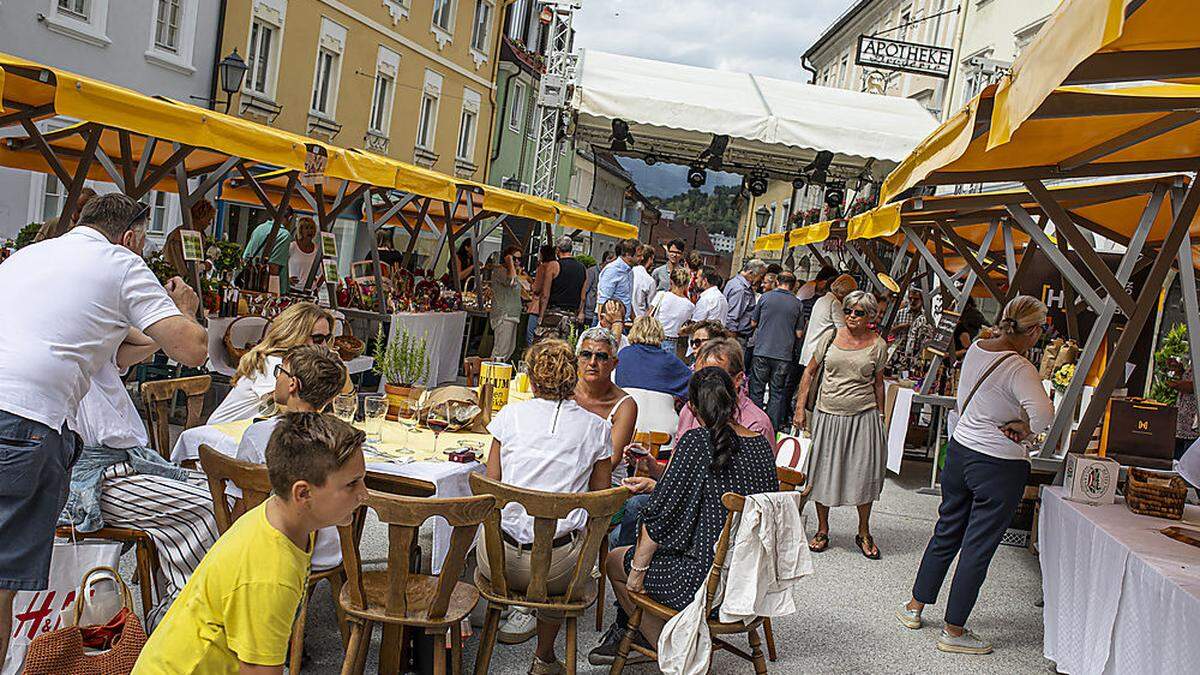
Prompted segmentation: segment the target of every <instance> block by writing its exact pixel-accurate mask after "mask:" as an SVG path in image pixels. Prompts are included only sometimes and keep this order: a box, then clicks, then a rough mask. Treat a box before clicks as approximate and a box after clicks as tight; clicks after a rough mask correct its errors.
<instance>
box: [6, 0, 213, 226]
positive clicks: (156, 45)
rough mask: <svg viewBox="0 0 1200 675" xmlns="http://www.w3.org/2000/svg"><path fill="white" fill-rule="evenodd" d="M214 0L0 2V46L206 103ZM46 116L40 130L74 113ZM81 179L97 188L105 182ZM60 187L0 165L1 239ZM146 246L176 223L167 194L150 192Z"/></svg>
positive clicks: (48, 213) (54, 203)
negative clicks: (97, 182) (51, 117)
mask: <svg viewBox="0 0 1200 675" xmlns="http://www.w3.org/2000/svg"><path fill="white" fill-rule="evenodd" d="M220 5H221V3H220V2H215V1H214V0H120V1H119V2H118V0H19V1H18V2H0V50H2V51H5V52H7V53H10V54H13V55H14V56H19V57H21V58H25V59H29V60H31V61H36V62H39V63H44V64H46V65H49V66H54V67H57V68H62V69H63V70H69V71H71V72H74V73H77V74H80V75H85V76H88V77H94V78H96V79H99V80H103V81H106V82H112V83H114V84H118V85H121V86H124V87H128V88H130V89H135V90H137V91H139V92H141V93H143V94H147V95H151V96H166V97H168V98H172V99H175V100H178V101H183V102H187V103H191V104H193V105H199V106H207V102H208V100H209V99H210V98H211V97H212V91H211V88H212V84H213V76H214V64H215V62H216V61H217V60H219V59H220V58H221V57H220V56H219V55H217V54H216V52H215V48H214V45H216V44H218V40H217V33H218V13H219V7H220ZM75 121H76V120H70V119H66V118H54V119H50V120H46V121H43V122H41V123H39V126H40V127H41V128H43V129H44V130H53V129H58V128H62V127H64V126H67V125H68V124H71V123H73V122H75ZM88 185H91V186H92V187H94V188H96V189H97V191H98V192H102V193H103V192H106V191H111V190H114V189H115V187H114V186H112V185H107V184H95V183H93V182H92V181H88ZM65 199H66V188H65V187H64V186H63V185H62V184H61V183H60V182H59V181H58V180H57V179H56V178H54V177H53V176H47V175H46V174H42V173H31V172H29V171H17V170H12V169H0V240H3V239H8V238H10V237H15V236H16V234H17V232H19V231H20V230H21V228H22V227H24V226H25V225H27V224H29V223H40V222H44V221H46V220H47V219H49V218H52V217H54V216H57V215H59V212H60V211H61V210H62V206H63V202H64V201H65ZM147 201H148V202H149V203H150V204H151V205H152V206H153V208H152V210H151V223H150V226H149V230H148V240H149V244H148V246H147V248H148V249H149V248H153V247H155V246H156V245H157V246H161V242H162V239H163V237H165V235H166V233H167V232H168V231H169V230H170V229H172V228H174V227H176V226H177V225H178V224H179V223H180V215H179V201H178V199H177V198H176V196H175V195H173V194H168V193H165V192H164V193H160V192H152V193H150V195H149V196H148V197H147Z"/></svg>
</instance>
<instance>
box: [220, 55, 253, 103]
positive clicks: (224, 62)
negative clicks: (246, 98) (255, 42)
mask: <svg viewBox="0 0 1200 675" xmlns="http://www.w3.org/2000/svg"><path fill="white" fill-rule="evenodd" d="M248 70H250V67H249V66H247V65H246V62H245V61H243V60H242V57H241V56H239V55H238V53H237V47H234V48H233V53H231V54H229V55H228V56H226V57H225V58H223V59H221V62H220V63H218V64H217V72H218V74H219V75H220V78H221V91H223V92H225V112H229V106H230V105H232V104H233V95H234V94H236V93H238V92H239V91H241V89H242V80H244V79H246V71H248Z"/></svg>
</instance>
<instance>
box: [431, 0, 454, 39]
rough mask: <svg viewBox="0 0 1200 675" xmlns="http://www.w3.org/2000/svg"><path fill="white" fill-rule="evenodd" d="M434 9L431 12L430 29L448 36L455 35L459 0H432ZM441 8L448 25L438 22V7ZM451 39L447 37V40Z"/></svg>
mask: <svg viewBox="0 0 1200 675" xmlns="http://www.w3.org/2000/svg"><path fill="white" fill-rule="evenodd" d="M432 1H433V11H431V12H430V17H429V24H430V30H432V31H433V32H434V33H435V34H436V33H441V34H442V35H444V36H445V37H446V38H451V37H453V36H454V19H455V14H457V13H458V7H457V5H458V0H432ZM439 7H440V8H441V9H442V10H443V11H442V14H443V18H444V19H445V20H446V25H442V24H440V23H438V8H439ZM448 41H449V40H448V39H447V42H448Z"/></svg>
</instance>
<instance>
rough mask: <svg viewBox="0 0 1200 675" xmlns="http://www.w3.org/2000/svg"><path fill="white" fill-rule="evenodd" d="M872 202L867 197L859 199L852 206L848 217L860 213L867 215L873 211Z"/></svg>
mask: <svg viewBox="0 0 1200 675" xmlns="http://www.w3.org/2000/svg"><path fill="white" fill-rule="evenodd" d="M871 205H872V202H871V200H870V199H867V198H866V197H859V198H857V199H855V200H854V201H853V202H852V203H851V204H850V210H849V212H848V213H847V214H846V215H847V216H857V215H858V214H860V213H866V212H867V211H870V210H871Z"/></svg>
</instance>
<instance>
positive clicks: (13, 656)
mask: <svg viewBox="0 0 1200 675" xmlns="http://www.w3.org/2000/svg"><path fill="white" fill-rule="evenodd" d="M120 561H121V545H120V544H118V543H116V542H111V541H101V540H87V541H77V542H72V541H68V540H65V539H58V540H55V542H54V552H53V554H52V555H51V558H50V580H49V584H48V585H47V587H46V590H44V591H19V592H18V593H17V594H16V596H15V597H14V598H13V608H12V635H11V636H10V638H11V639H10V640H9V643H8V655H7V656H6V657H5V659H4V665H3V667H0V675H16V674H17V673H19V672H21V666H22V665H23V664H24V663H25V651H26V650H27V649H28V648H29V643H30V642H31V641H32V640H33V638H35V637H37V636H38V635H41V634H42V633H48V632H50V631H52V630H56V629H58V628H62V627H63V625H64V623H63V617H61V616H60V615H61V614H62V613H63V612H64V610H66V611H67V616H68V617H69V616H70V615H71V612H70V610H71V609H72V608H73V607H74V605H75V596H76V594H77V593H78V592H79V580H80V579H82V578H83V575H84V573H85V572H87V571H88V570H90V569H93V568H95V567H112V568H116V567H117V565H118V564H119V563H120Z"/></svg>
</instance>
